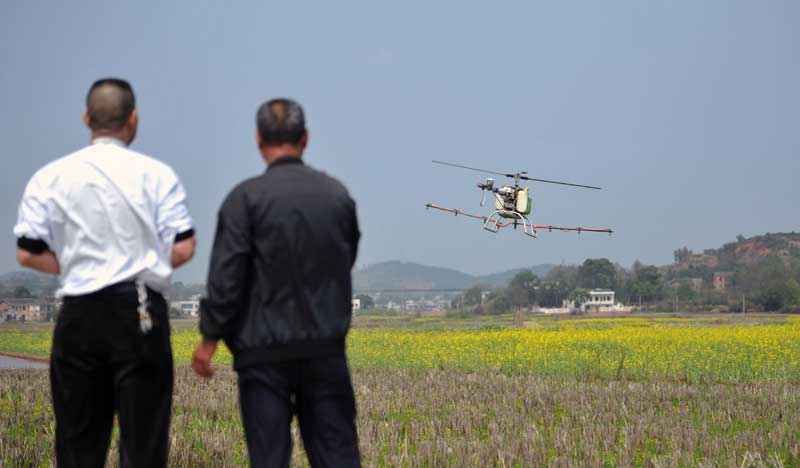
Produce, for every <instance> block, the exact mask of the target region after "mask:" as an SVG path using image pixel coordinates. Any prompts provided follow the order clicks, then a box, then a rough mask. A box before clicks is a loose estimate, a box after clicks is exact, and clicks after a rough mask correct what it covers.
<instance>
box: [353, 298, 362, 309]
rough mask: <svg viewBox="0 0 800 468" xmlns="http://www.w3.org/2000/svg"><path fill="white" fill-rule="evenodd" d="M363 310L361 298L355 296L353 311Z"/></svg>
mask: <svg viewBox="0 0 800 468" xmlns="http://www.w3.org/2000/svg"><path fill="white" fill-rule="evenodd" d="M356 310H361V299H357V298H353V311H356Z"/></svg>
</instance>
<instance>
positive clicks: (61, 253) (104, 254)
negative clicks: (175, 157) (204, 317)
mask: <svg viewBox="0 0 800 468" xmlns="http://www.w3.org/2000/svg"><path fill="white" fill-rule="evenodd" d="M84 121H85V122H86V124H87V125H88V126H89V128H90V129H91V131H92V144H91V145H89V146H87V147H85V148H83V149H81V150H78V151H76V152H74V153H72V154H69V155H67V156H65V157H63V158H61V159H58V160H56V161H54V162H52V163H50V164H48V165H46V166H45V167H43V168H42V169H40V170H39V171H38V172H36V174H34V176H33V177H32V178H31V180H30V182H29V183H28V186H27V187H26V189H25V194H24V195H23V198H22V202H21V203H20V208H19V219H18V222H17V224H16V226H15V227H14V234H15V235H16V237H17V260H18V261H19V263H20V264H21V265H23V266H26V267H29V268H32V269H34V270H38V271H42V272H45V273H50V274H54V275H59V282H60V288H59V290H58V292H57V295H60V296H62V297H63V298H64V305H63V307H62V309H61V311H60V313H59V316H58V319H57V322H56V327H55V330H54V332H53V346H52V351H51V358H50V383H51V387H52V396H53V408H54V412H55V417H56V434H55V436H56V443H55V445H56V458H57V464H58V466H59V468H64V467H73V466H74V467H102V466H104V464H105V460H106V454H107V452H108V445H109V439H110V435H111V427H112V422H113V419H114V412H115V411H116V412H117V415H118V419H119V429H120V444H119V448H120V465H121V466H123V467H159V466H166V465H167V453H168V432H169V420H170V408H171V404H172V388H173V364H172V348H171V346H170V341H169V335H170V328H169V320H168V313H167V305H166V302H165V300H164V297H163V296H162V294H163V293H164V292H165V291H166V289H167V288H168V287H169V284H170V276H171V274H172V270H173V268H176V267H178V266H181V265H183V264H184V263H186V262H188V261H189V260H190V259H191V258H192V256H193V255H194V250H195V238H194V229H193V226H192V220H191V217H190V216H189V211H188V209H187V206H186V193H185V192H184V189H183V186H182V185H181V183H180V181H179V180H178V177H177V176H176V175H175V173H174V172H173V171H172V169H170V168H169V167H168V166H167V165H165V164H163V163H161V162H159V161H157V160H155V159H152V158H150V157H148V156H145V155H143V154H139V153H136V152H134V151H131V150H130V149H128V148H127V146H128V145H129V144H130V143H131V142H132V141H133V139H134V138H135V137H136V128H137V123H138V115H137V112H136V108H135V97H134V94H133V90H132V89H131V87H130V85H129V84H128V83H127V82H125V81H123V80H119V79H113V78H109V79H102V80H98V81H96V82H95V83H94V84H93V85H92V87H91V88H90V89H89V93H88V95H87V98H86V113H85V114H84Z"/></svg>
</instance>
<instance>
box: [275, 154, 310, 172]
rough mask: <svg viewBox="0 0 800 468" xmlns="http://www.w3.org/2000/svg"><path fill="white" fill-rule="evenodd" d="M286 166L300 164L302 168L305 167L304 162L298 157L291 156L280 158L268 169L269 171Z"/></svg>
mask: <svg viewBox="0 0 800 468" xmlns="http://www.w3.org/2000/svg"><path fill="white" fill-rule="evenodd" d="M286 164H291V165H294V164H300V165H301V166H302V165H303V160H302V159H300V158H298V157H297V156H290V155H286V156H279V157H278V158H276V159H275V160H274V161H272V162H271V163H270V164H269V167H267V170H270V169H272V168H273V167H276V166H283V165H286Z"/></svg>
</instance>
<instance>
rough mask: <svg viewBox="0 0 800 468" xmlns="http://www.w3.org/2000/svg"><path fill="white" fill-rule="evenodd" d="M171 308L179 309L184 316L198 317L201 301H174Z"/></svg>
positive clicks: (170, 305) (170, 304)
mask: <svg viewBox="0 0 800 468" xmlns="http://www.w3.org/2000/svg"><path fill="white" fill-rule="evenodd" d="M169 307H170V308H171V309H178V310H179V311H181V314H183V315H188V316H190V317H197V315H198V313H199V311H200V301H172V302H170V303H169Z"/></svg>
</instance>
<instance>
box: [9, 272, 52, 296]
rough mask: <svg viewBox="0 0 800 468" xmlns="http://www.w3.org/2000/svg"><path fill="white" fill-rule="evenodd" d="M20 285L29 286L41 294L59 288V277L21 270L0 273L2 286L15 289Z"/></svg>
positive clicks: (31, 290)
mask: <svg viewBox="0 0 800 468" xmlns="http://www.w3.org/2000/svg"><path fill="white" fill-rule="evenodd" d="M19 286H23V287H25V288H27V289H28V291H30V292H32V293H33V294H40V293H42V292H45V291H48V292H49V291H54V290H55V289H57V288H58V279H56V277H55V276H52V275H45V274H44V273H37V272H35V271H22V270H20V271H12V272H10V273H3V274H0V287H2V288H5V289H7V290H12V291H13V290H14V288H17V287H19Z"/></svg>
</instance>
